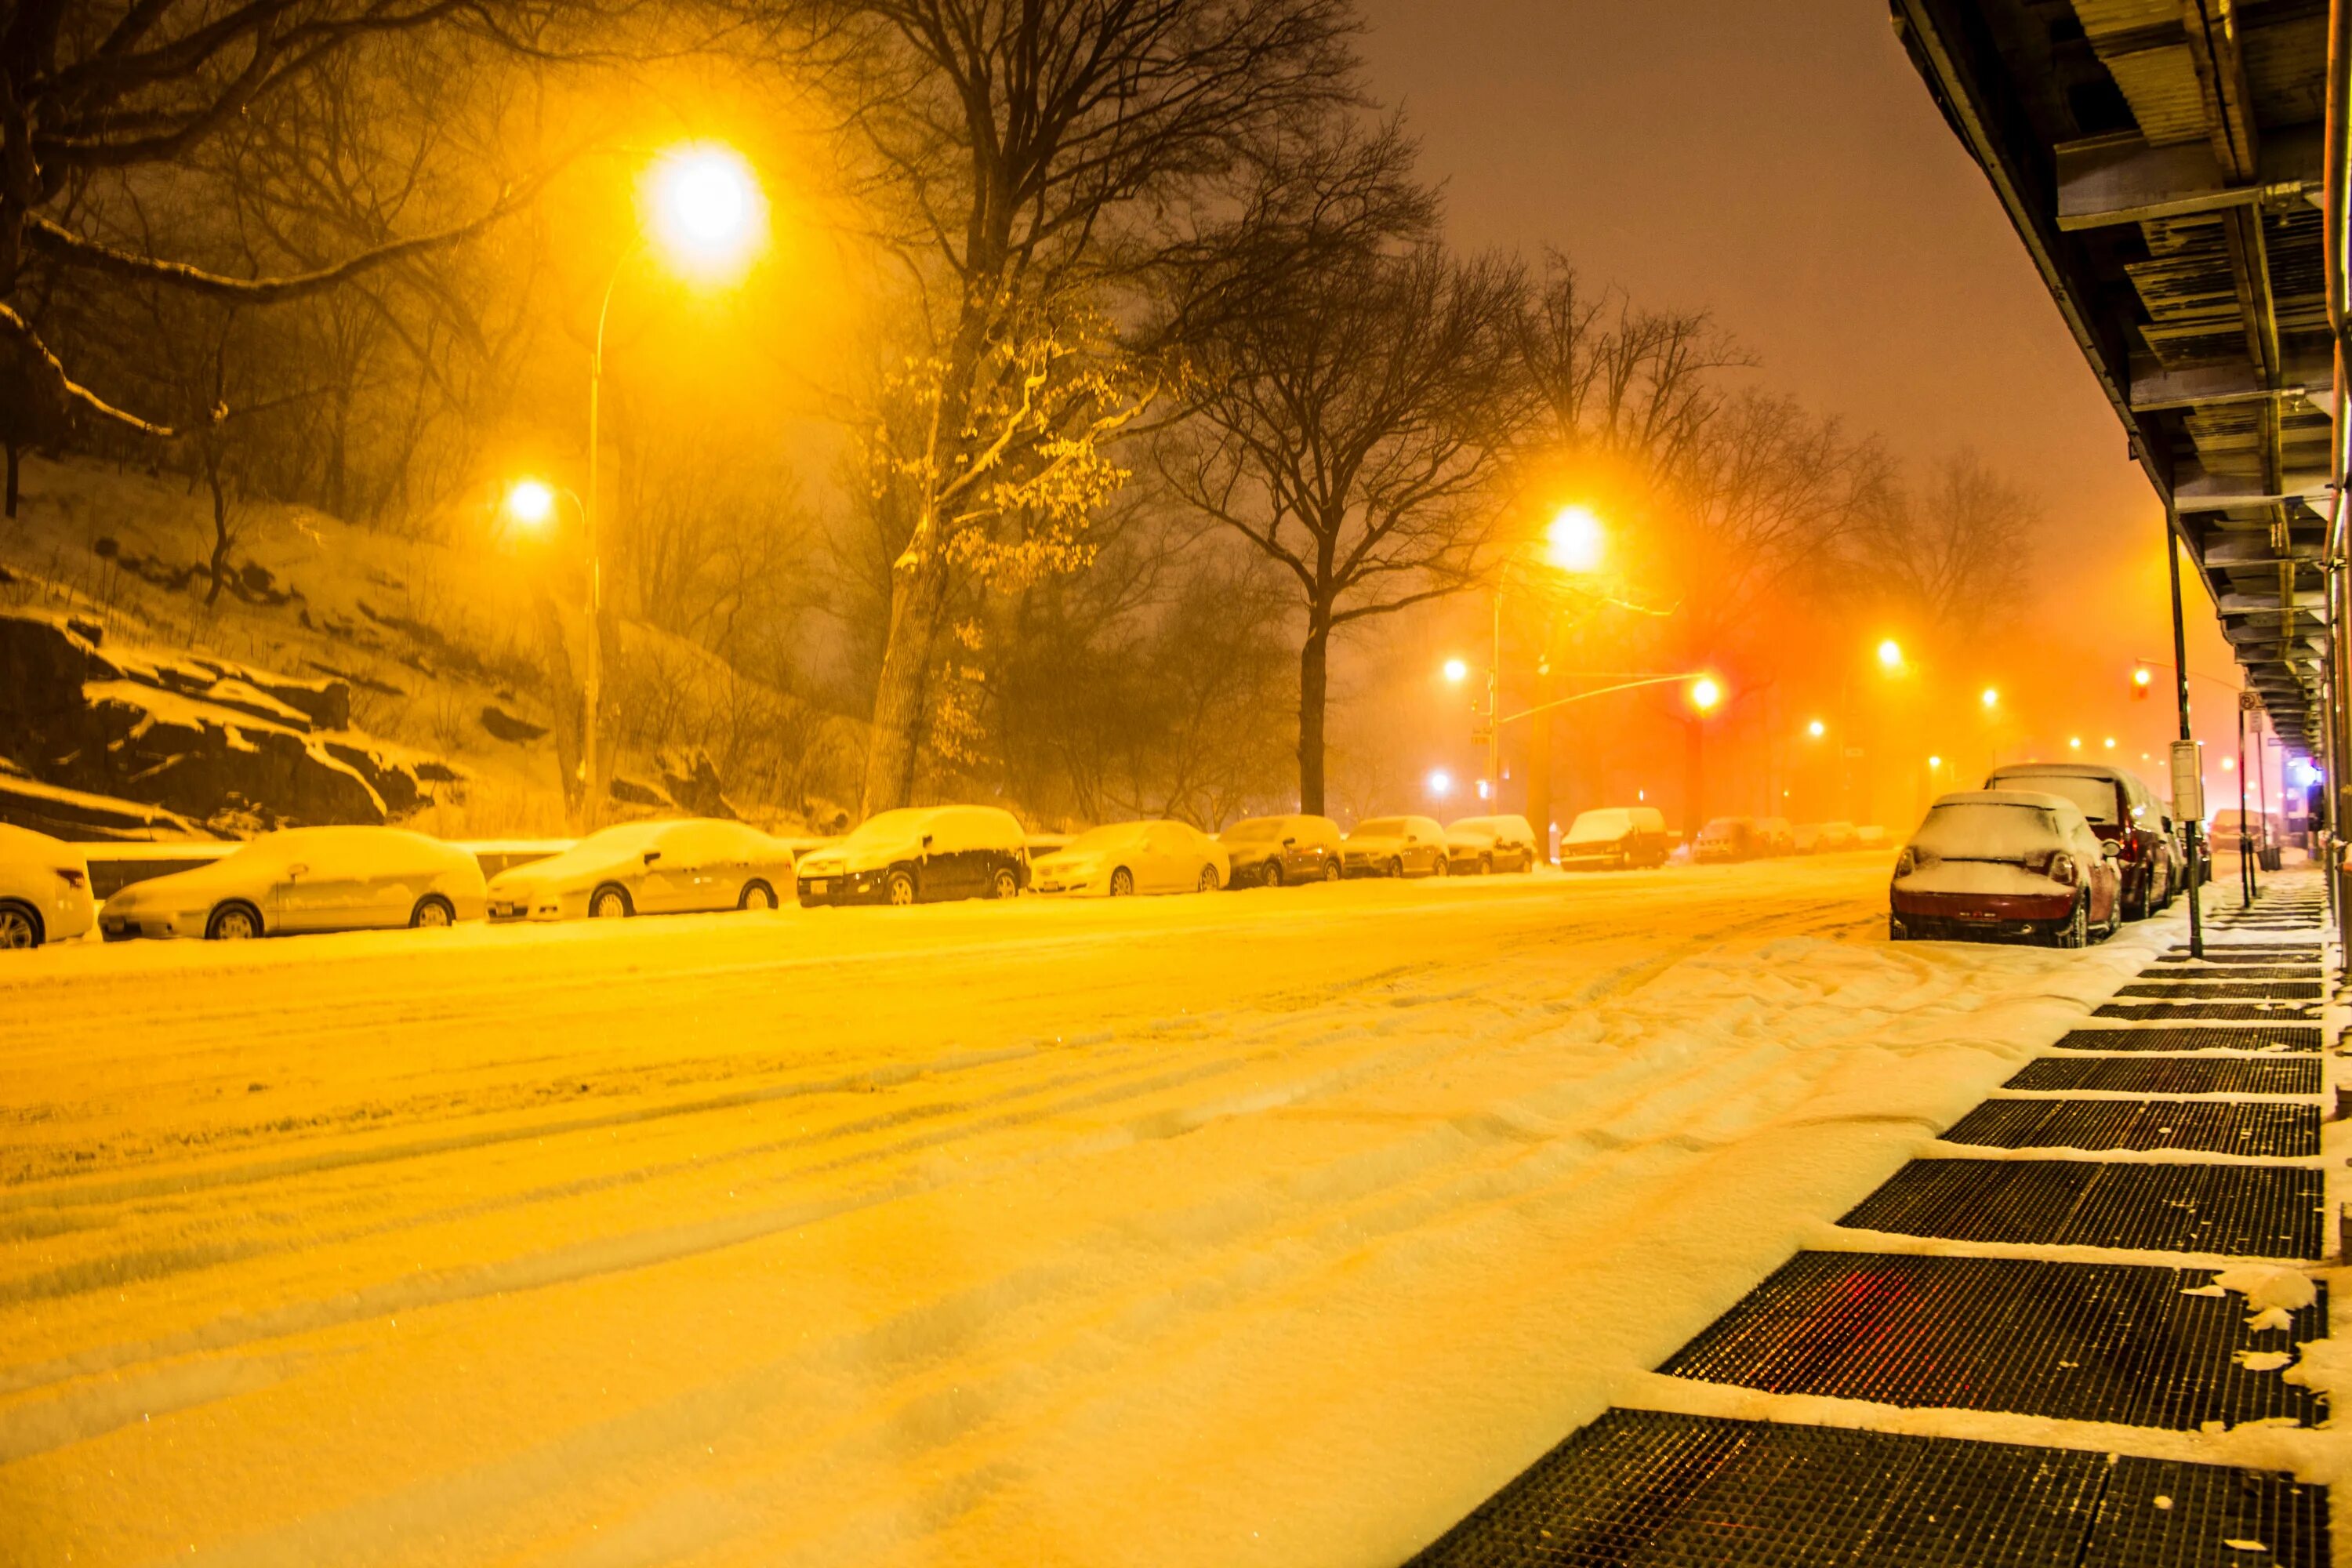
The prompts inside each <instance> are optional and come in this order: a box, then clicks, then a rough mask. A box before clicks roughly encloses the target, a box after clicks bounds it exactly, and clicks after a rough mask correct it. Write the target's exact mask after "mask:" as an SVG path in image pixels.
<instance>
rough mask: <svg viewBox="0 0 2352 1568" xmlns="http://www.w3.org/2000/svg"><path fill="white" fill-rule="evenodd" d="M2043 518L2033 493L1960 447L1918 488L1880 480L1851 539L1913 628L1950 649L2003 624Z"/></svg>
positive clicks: (2019, 596)
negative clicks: (1862, 525) (2003, 476)
mask: <svg viewBox="0 0 2352 1568" xmlns="http://www.w3.org/2000/svg"><path fill="white" fill-rule="evenodd" d="M2041 531H2042V503H2041V501H2040V500H2038V499H2037V498H2035V497H2034V496H2033V495H2032V494H2030V493H2029V492H2027V491H2026V490H2025V489H2021V487H2019V486H2018V485H2016V484H2014V483H2012V482H2011V481H2010V480H2009V479H2004V478H2002V477H2001V476H2000V474H1998V473H1996V472H1994V471H1993V469H1992V468H1990V466H1988V465H1987V464H1986V463H1985V461H1984V459H1983V458H1980V457H1979V456H1978V455H1977V454H1976V453H1975V452H1972V451H1962V452H1958V453H1956V454H1954V455H1953V456H1952V457H1950V458H1946V459H1945V460H1944V461H1943V462H1941V463H1938V464H1937V465H1936V466H1935V468H1933V469H1932V470H1930V472H1929V475H1928V479H1927V485H1926V487H1925V488H1924V489H1921V490H1919V491H1917V492H1916V493H1915V492H1914V491H1912V490H1911V489H1907V488H1906V487H1903V486H1900V485H1895V484H1891V483H1890V484H1888V485H1885V486H1884V487H1882V488H1881V489H1880V490H1879V491H1878V493H1877V495H1876V496H1875V498H1874V504H1873V505H1872V506H1871V507H1870V508H1869V509H1868V512H1867V515H1866V517H1865V519H1864V527H1863V529H1862V530H1861V531H1860V534H1859V536H1858V537H1857V538H1856V539H1855V541H1854V544H1855V547H1856V550H1857V553H1858V556H1859V560H1860V563H1861V564H1862V565H1863V566H1864V569H1866V571H1867V572H1868V574H1869V575H1870V578H1871V581H1872V583H1873V584H1874V585H1875V586H1876V587H1877V588H1878V589H1879V590H1881V591H1883V592H1884V593H1885V594H1886V595H1887V596H1888V597H1890V598H1891V599H1893V600H1894V601H1895V604H1896V605H1899V606H1901V608H1902V609H1903V611H1904V620H1905V624H1906V625H1907V626H1911V627H1913V628H1915V631H1914V635H1915V636H1916V637H1918V638H1919V639H1920V640H1921V641H1923V642H1925V643H1927V644H1929V645H1930V646H1934V647H1943V648H1947V649H1949V648H1957V647H1960V646H1962V645H1964V644H1968V643H1971V642H1974V641H1976V640H1978V639H1979V638H1981V637H1985V636H1987V635H1988V634H1990V633H1992V632H1995V631H1997V630H1999V629H2000V625H2001V623H2002V621H2003V620H2004V619H2005V618H2006V617H2008V616H2011V615H2012V614H2014V613H2015V611H2016V608H2017V606H2018V605H2020V604H2021V603H2022V602H2023V599H2024V596H2025V595H2024V589H2025V581H2026V574H2027V573H2028V571H2029V570H2030V567H2031V563H2032V556H2033V551H2032V545H2033V541H2034V539H2035V538H2036V537H2037V536H2039V535H2040V533H2041Z"/></svg>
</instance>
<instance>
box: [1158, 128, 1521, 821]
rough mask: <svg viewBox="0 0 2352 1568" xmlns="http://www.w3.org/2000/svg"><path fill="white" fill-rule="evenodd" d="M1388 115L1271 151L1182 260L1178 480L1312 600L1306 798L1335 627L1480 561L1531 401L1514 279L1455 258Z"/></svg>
mask: <svg viewBox="0 0 2352 1568" xmlns="http://www.w3.org/2000/svg"><path fill="white" fill-rule="evenodd" d="M1410 159H1411V148H1410V145H1409V144H1407V143H1405V142H1402V140H1401V139H1400V138H1398V137H1397V136H1396V135H1395V133H1394V132H1393V129H1392V128H1391V130H1389V131H1386V132H1378V133H1375V134H1372V135H1370V136H1364V135H1360V134H1357V133H1346V134H1343V135H1340V136H1339V137H1337V138H1336V139H1326V140H1324V141H1321V142H1315V143H1310V144H1308V145H1307V146H1305V147H1303V148H1300V149H1297V151H1296V153H1295V155H1293V156H1287V157H1286V158H1285V159H1284V160H1283V161H1281V162H1279V163H1276V164H1274V165H1272V166H1271V167H1270V170H1269V178H1268V180H1267V183H1266V184H1265V187H1264V188H1262V190H1261V191H1260V192H1259V194H1258V195H1257V196H1256V198H1255V200H1254V202H1253V203H1252V205H1251V208H1250V210H1249V211H1248V212H1247V213H1246V214H1245V215H1244V216H1243V218H1242V219H1241V220H1240V221H1239V223H1238V224H1236V225H1234V226H1233V227H1232V228H1231V229H1229V230H1228V231H1226V232H1223V233H1220V234H1215V235H1212V236H1209V237H1207V239H1206V242H1205V243H1203V244H1202V246H1201V247H1199V249H1198V252H1197V255H1196V257H1195V258H1194V259H1193V260H1192V263H1191V264H1189V265H1186V266H1184V267H1182V268H1178V269H1176V274H1175V282H1174V283H1173V284H1172V286H1171V287H1172V291H1173V298H1172V300H1171V305H1170V308H1169V318H1170V322H1171V325H1170V328H1169V335H1170V338H1171V342H1174V343H1175V344H1177V345H1179V349H1178V352H1181V353H1182V354H1183V355H1184V356H1185V357H1186V361H1187V373H1186V378H1185V382H1184V387H1185V395H1184V401H1183V406H1184V414H1185V417H1184V420H1183V423H1182V425H1181V426H1180V427H1179V428H1178V429H1177V430H1176V431H1174V432H1173V433H1172V435H1171V438H1170V439H1169V440H1168V441H1167V442H1166V443H1165V444H1164V446H1163V447H1162V448H1161V453H1160V465H1159V466H1160V473H1161V475H1162V477H1163V478H1164V479H1165V481H1166V482H1167V483H1168V484H1169V485H1170V486H1171V489H1173V490H1174V492H1175V493H1176V494H1177V495H1178V496H1180V497H1181V498H1182V499H1183V500H1184V501H1185V502H1186V503H1187V504H1188V505H1190V506H1192V507H1193V508H1194V509H1196V510H1199V511H1200V512H1201V513H1202V514H1203V515H1204V516H1206V517H1208V518H1210V519H1212V520H1213V521H1215V522H1216V523H1218V524H1220V525H1221V526H1223V528H1225V529H1228V530H1230V531H1232V532H1233V533H1234V534H1235V535H1237V536H1238V537H1240V538H1242V539H1244V540H1246V541H1248V542H1249V543H1250V545H1251V546H1252V547H1253V548H1254V549H1255V550H1256V551H1258V552H1260V553H1261V554H1263V555H1264V556H1265V558H1266V559H1267V560H1268V561H1270V562H1272V563H1275V564H1276V566H1277V567H1279V568H1280V569H1281V571H1282V573H1283V574H1286V576H1287V577H1288V579H1289V581H1290V583H1291V584H1292V587H1293V590H1294V598H1293V602H1294V604H1295V605H1297V607H1298V608H1299V609H1302V610H1303V611H1304V612H1305V622H1306V625H1305V630H1304V635H1303V637H1302V638H1301V640H1300V644H1299V655H1298V670H1299V673H1298V788H1299V799H1300V802H1301V803H1302V804H1301V809H1302V810H1306V811H1310V812H1319V811H1321V810H1322V809H1323V803H1324V795H1325V788H1324V784H1325V781H1324V749H1325V732H1324V731H1325V714H1326V708H1327V698H1328V687H1329V658H1330V645H1331V639H1332V638H1333V637H1334V636H1336V635H1338V634H1339V633H1341V632H1344V631H1345V630H1346V629H1347V628H1348V627H1349V626H1353V625H1356V624H1358V623H1360V622H1362V621H1364V620H1366V619H1368V618H1370V617H1372V616H1385V615H1391V614H1393V613H1394V612H1396V611H1398V610H1402V609H1404V608H1405V607H1407V606H1408V605H1416V604H1420V603H1423V602H1424V601H1426V600H1430V599H1434V598H1438V597H1441V596H1443V595H1449V594H1454V593H1458V592H1460V591H1461V590H1462V589H1464V588H1465V587H1468V586H1470V585H1472V584H1474V583H1475V582H1477V581H1478V580H1479V578H1480V575H1481V574H1482V573H1483V571H1484V570H1485V568H1486V552H1487V547H1488V545H1489V543H1490V542H1491V540H1492V537H1493V534H1494V531H1495V526H1496V517H1497V515H1498V512H1499V510H1500V507H1499V499H1498V498H1499V488H1500V486H1501V483H1502V481H1503V479H1504V478H1505V475H1506V472H1507V469H1508V468H1509V465H1510V463H1511V461H1512V459H1513V458H1514V456H1515V454H1516V452H1517V447H1518V443H1519V441H1520V438H1521V437H1522V435H1523V434H1524V431H1525V429H1526V426H1527V425H1528V419H1529V416H1530V415H1531V413H1532V405H1531V402H1530V399H1529V397H1528V390H1527V380H1526V377H1525V375H1524V374H1522V372H1521V369H1520V366H1519V363H1518V361H1517V357H1516V356H1515V355H1514V354H1513V353H1511V352H1510V351H1511V347H1512V343H1513V339H1514V334H1515V331H1516V329H1517V323H1518V317H1519V311H1520V308H1521V300H1522V297H1523V292H1524V284H1525V279H1524V278H1523V275H1522V274H1521V273H1520V271H1519V270H1518V268H1517V267H1515V266H1513V265H1510V264H1508V263H1506V262H1503V261H1500V260H1495V259H1484V260H1476V261H1471V262H1464V261H1460V260H1457V259H1456V258H1454V257H1452V256H1451V255H1449V254H1448V253H1447V252H1446V251H1445V250H1444V247H1442V246H1441V245H1439V244H1438V243H1437V242H1436V241H1435V240H1434V239H1433V238H1431V237H1428V236H1427V227H1428V222H1429V216H1430V205H1429V203H1428V201H1427V198H1426V195H1424V194H1423V193H1421V192H1419V191H1418V190H1417V189H1416V188H1414V187H1413V186H1412V184H1411V181H1410V179H1409V175H1408V170H1409V165H1410Z"/></svg>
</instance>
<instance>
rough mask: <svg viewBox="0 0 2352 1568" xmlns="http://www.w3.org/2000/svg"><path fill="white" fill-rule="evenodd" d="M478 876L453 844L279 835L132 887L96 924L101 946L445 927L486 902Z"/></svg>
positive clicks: (305, 831) (297, 831)
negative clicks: (158, 940) (167, 939)
mask: <svg viewBox="0 0 2352 1568" xmlns="http://www.w3.org/2000/svg"><path fill="white" fill-rule="evenodd" d="M488 901H489V899H488V889H486V888H485V887H484V885H483V882H482V868H481V865H480V863H479V862H478V861H477V860H476V859H475V858H474V857H473V856H472V854H470V853H469V852H468V851H467V850H464V849H460V848H458V847H457V846H456V845H454V844H445V843H443V842H442V841H441V840H440V839H438V838H428V837H425V835H424V834H422V833H411V832H409V831H407V830H406V829H405V828H399V827H289V828H285V829H283V830H281V831H279V832H277V833H265V834H263V835H262V836H261V837H258V838H256V839H254V840H253V841H252V842H250V843H248V844H246V845H244V846H242V847H239V848H237V849H236V850H234V851H233V852H231V853H229V854H227V855H224V856H222V857H221V858H219V859H217V860H215V861H214V862H212V863H211V864H210V865H208V866H200V867H198V868H195V869H194V870H190V871H175V872H173V874H172V875H170V876H168V877H155V878H152V879H149V880H147V881H144V882H133V883H131V886H129V887H127V888H125V889H122V890H121V892H119V893H117V894H115V895H114V896H113V897H112V898H110V899H109V900H106V907H105V909H104V910H101V911H100V915H99V930H100V932H101V933H102V934H103V935H104V936H105V938H106V940H107V941H109V942H124V941H128V940H130V939H131V938H132V937H184V936H200V937H205V938H207V939H209V940H211V941H214V942H236V941H242V940H246V939H248V938H252V937H262V936H292V935H295V934H297V933H299V932H306V931H373V930H380V929H383V928H388V927H396V926H446V925H450V924H453V923H455V922H456V921H478V920H480V919H481V918H482V915H483V912H484V909H485V906H487V904H488Z"/></svg>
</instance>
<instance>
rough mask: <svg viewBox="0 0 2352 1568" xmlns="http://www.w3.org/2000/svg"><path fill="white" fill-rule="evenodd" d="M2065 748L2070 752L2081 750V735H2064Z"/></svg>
mask: <svg viewBox="0 0 2352 1568" xmlns="http://www.w3.org/2000/svg"><path fill="white" fill-rule="evenodd" d="M2066 749H2067V750H2068V751H2070V752H2079V751H2081V750H2082V749H2083V737H2082V736H2080V735H2069V736H2067V737H2066Z"/></svg>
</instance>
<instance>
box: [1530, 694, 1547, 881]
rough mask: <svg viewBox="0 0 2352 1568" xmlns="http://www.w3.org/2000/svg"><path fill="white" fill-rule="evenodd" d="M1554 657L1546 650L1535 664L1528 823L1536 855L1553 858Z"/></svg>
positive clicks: (1531, 715)
mask: <svg viewBox="0 0 2352 1568" xmlns="http://www.w3.org/2000/svg"><path fill="white" fill-rule="evenodd" d="M1551 700H1552V679H1551V659H1550V658H1549V651H1548V650H1547V652H1546V654H1545V655H1544V657H1542V658H1541V659H1540V660H1539V662H1538V664H1537V665H1536V700H1535V711H1534V712H1533V713H1531V714H1529V715H1528V826H1531V827H1533V828H1534V829H1535V830H1536V854H1537V857H1538V858H1540V859H1542V860H1544V861H1545V862H1547V863H1549V861H1550V859H1551V812H1552V805H1551V715H1552V710H1550V709H1549V707H1547V706H1545V704H1547V703H1549V702H1550V701H1551Z"/></svg>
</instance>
